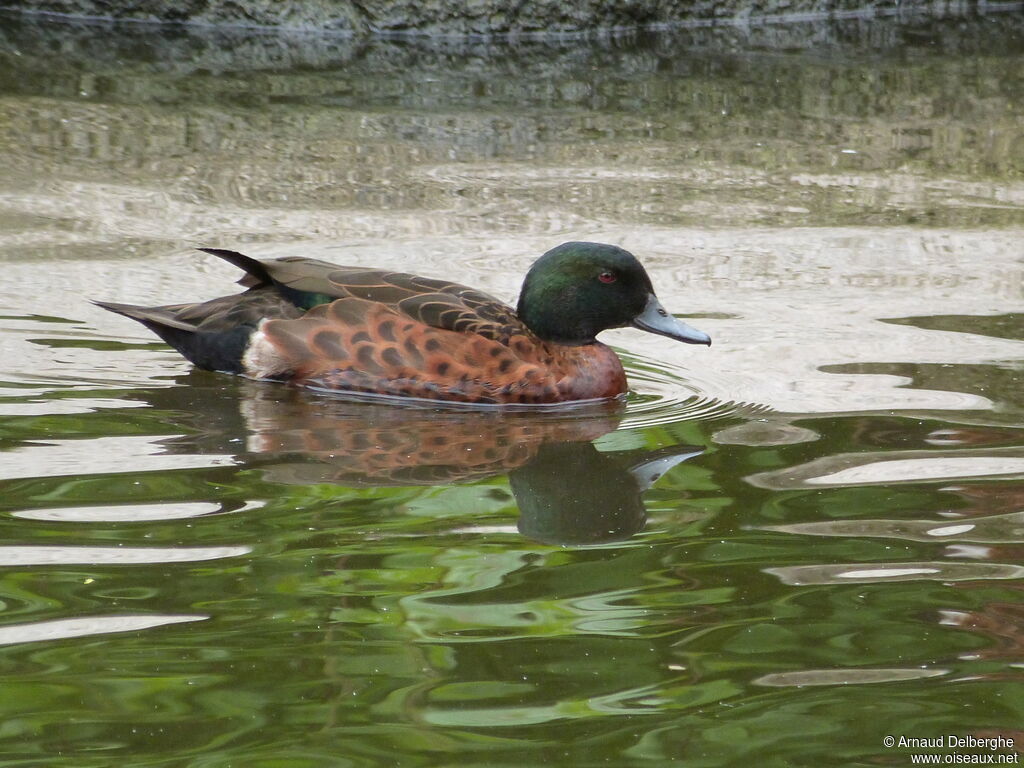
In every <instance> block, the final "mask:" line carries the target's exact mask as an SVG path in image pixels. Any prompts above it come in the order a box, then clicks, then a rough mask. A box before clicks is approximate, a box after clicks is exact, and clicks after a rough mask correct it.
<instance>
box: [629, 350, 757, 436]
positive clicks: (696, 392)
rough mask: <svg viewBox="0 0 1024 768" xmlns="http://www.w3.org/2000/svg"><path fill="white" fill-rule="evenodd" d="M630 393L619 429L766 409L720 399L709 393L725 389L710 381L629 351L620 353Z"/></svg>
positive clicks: (719, 416) (746, 413)
mask: <svg viewBox="0 0 1024 768" xmlns="http://www.w3.org/2000/svg"><path fill="white" fill-rule="evenodd" d="M622 358H623V362H624V364H625V367H626V374H627V376H628V377H629V382H630V388H631V392H630V395H629V410H628V412H627V413H626V418H625V419H624V421H623V423H622V428H633V429H638V428H644V427H654V426H659V425H662V424H670V423H673V422H677V421H684V420H689V421H692V420H702V419H709V420H710V419H720V418H725V417H729V416H736V415H739V414H743V415H745V416H749V415H751V414H756V413H759V412H766V411H768V408H767V407H766V406H763V405H759V404H756V403H745V402H737V401H734V400H719V399H718V398H716V397H714V396H712V395H709V394H708V392H709V391H711V392H715V391H718V392H722V391H725V387H724V386H718V385H717V384H716V383H715V382H713V381H704V380H701V379H699V378H695V377H694V376H693V375H692V373H691V372H690V371H688V370H685V369H683V368H680V367H677V366H672V365H670V364H666V363H664V362H661V361H654V360H650V359H649V358H646V357H643V356H640V355H636V354H631V353H623V354H622Z"/></svg>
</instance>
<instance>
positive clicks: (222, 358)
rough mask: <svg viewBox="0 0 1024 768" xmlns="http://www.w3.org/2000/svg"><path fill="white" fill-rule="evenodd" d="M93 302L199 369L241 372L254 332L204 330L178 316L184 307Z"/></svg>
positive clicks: (242, 328)
mask: <svg viewBox="0 0 1024 768" xmlns="http://www.w3.org/2000/svg"><path fill="white" fill-rule="evenodd" d="M93 303H94V304H95V305H96V306H98V307H103V309H106V310H109V311H111V312H116V313H117V314H119V315H124V316H125V317H130V318H131V319H132V320H136V321H138V322H140V323H142V324H143V325H144V326H146V327H147V328H149V330H151V331H152V332H153V333H155V334H156V335H157V336H159V337H160V338H161V339H163V340H164V341H165V342H166V343H167V344H169V345H170V346H172V347H174V348H175V349H176V350H178V352H179V353H181V354H182V355H183V356H184V357H185V358H186V359H188V360H189V361H190V362H192V363H193V364H195V365H197V366H199V367H200V368H205V369H207V370H209V371H225V372H227V373H244V372H245V367H244V365H243V357H244V355H245V351H246V349H247V348H248V346H249V338H250V336H252V333H253V330H254V329H253V328H252V327H251V326H247V325H238V326H233V327H228V328H224V329H218V330H209V331H208V330H204V329H200V328H199V327H198V326H196V325H195V324H193V323H190V322H188V321H186V320H182V319H181V318H180V317H179V313H180V312H181V310H182V308H183V306H184V305H180V306H178V305H171V306H166V307H139V306H136V305H134V304H118V303H116V302H112V301H94V302H93Z"/></svg>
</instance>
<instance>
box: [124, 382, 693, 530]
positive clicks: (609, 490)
mask: <svg viewBox="0 0 1024 768" xmlns="http://www.w3.org/2000/svg"><path fill="white" fill-rule="evenodd" d="M179 383H180V384H181V385H182V386H176V387H170V388H166V389H154V390H141V391H139V392H138V393H137V396H138V397H139V398H140V399H144V400H145V401H146V402H148V403H149V404H150V405H151V406H153V407H155V408H158V409H160V410H163V411H170V412H175V413H176V420H178V419H180V420H181V421H182V422H183V423H184V425H185V426H188V428H189V430H190V431H191V434H189V435H187V436H183V437H175V438H171V439H169V440H167V441H165V445H166V446H167V449H168V450H169V451H173V452H175V453H180V452H187V453H209V452H222V453H233V454H235V455H236V456H237V457H238V459H239V460H240V461H241V462H243V463H245V464H246V465H248V466H253V467H256V468H258V469H260V470H261V471H262V473H263V476H264V478H265V479H266V480H268V481H270V482H275V483H283V484H288V485H311V484H318V483H335V484H339V485H345V486H349V487H365V486H395V485H441V484H452V483H465V482H470V481H474V480H480V479H483V478H487V477H491V476H494V475H499V474H507V475H508V477H509V482H510V485H511V490H512V493H513V495H514V497H515V500H516V502H517V504H518V506H519V510H520V518H519V521H518V527H519V530H520V531H521V532H522V533H523V535H525V536H527V537H529V538H531V539H535V540H537V541H542V542H545V543H552V544H596V543H601V542H609V541H617V540H622V539H626V538H629V537H630V536H632V535H633V534H635V533H636V532H638V531H639V530H640V529H641V528H642V527H643V525H644V523H645V521H646V510H645V507H644V503H643V499H642V494H643V492H644V491H646V490H647V489H648V488H650V487H651V485H653V484H654V482H655V481H656V480H657V479H658V478H660V477H661V476H662V475H663V474H665V472H667V471H668V470H669V469H671V468H672V467H674V466H676V465H677V464H679V463H680V462H683V461H685V460H686V459H689V458H691V457H693V456H696V455H698V454H699V453H701V451H702V449H700V448H696V447H693V446H688V445H673V446H668V447H664V448H659V449H655V450H648V449H637V450H627V451H600V450H598V449H597V448H596V447H595V446H594V444H593V442H592V441H594V440H595V439H597V438H599V437H601V436H602V435H605V434H607V433H609V432H611V431H613V430H614V429H615V428H616V427H617V426H618V423H619V421H620V418H621V416H622V406H621V404H618V403H604V404H591V405H587V406H586V407H578V408H569V409H558V410H554V409H552V410H551V411H550V412H545V413H541V414H538V413H537V412H536V411H535V410H533V411H527V410H520V411H509V410H497V409H495V410H493V411H489V410H481V409H479V408H476V409H461V410H459V409H448V410H443V411H438V410H437V408H436V407H435V406H431V407H418V406H415V405H409V404H396V403H381V402H353V401H351V400H343V399H339V398H334V397H330V396H318V395H316V394H311V393H308V392H303V391H299V390H294V389H290V388H288V387H282V386H280V385H275V384H267V383H262V382H251V381H246V380H230V381H229V382H228V383H225V381H224V377H217V376H210V375H208V374H204V373H202V372H193V373H190V374H189V375H187V376H185V377H182V380H181V381H180V382H179Z"/></svg>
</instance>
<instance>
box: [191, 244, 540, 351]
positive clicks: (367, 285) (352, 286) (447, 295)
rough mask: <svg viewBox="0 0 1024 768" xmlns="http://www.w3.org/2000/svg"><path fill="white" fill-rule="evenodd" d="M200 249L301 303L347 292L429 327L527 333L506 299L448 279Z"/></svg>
mask: <svg viewBox="0 0 1024 768" xmlns="http://www.w3.org/2000/svg"><path fill="white" fill-rule="evenodd" d="M204 250H206V251H207V252H208V253H212V254H214V255H215V256H220V257H221V258H223V259H225V260H227V261H230V262H231V263H232V264H235V265H236V266H239V267H241V268H242V269H244V270H246V272H247V273H248V274H247V276H246V277H245V278H243V280H242V282H243V284H244V285H251V286H259V285H265V284H266V283H265V282H264V280H269V281H272V282H273V283H274V284H275V285H276V286H278V287H279V289H280V290H282V293H283V295H284V296H285V298H286V299H288V300H289V301H291V302H292V303H294V304H296V305H297V306H300V307H303V308H307V309H308V308H310V307H312V306H315V305H320V304H326V303H329V302H331V301H333V300H335V299H345V298H350V297H351V298H357V299H365V300H366V301H371V302H373V303H375V304H380V305H382V306H384V307H387V308H389V309H393V310H395V311H396V312H399V313H401V314H404V315H406V316H408V317H410V318H412V319H413V320H416V321H418V322H421V323H424V324H425V325H429V326H431V327H433V328H441V329H445V330H450V331H457V332H460V333H475V334H479V335H481V336H484V337H485V338H487V339H491V340H493V341H498V342H500V343H502V344H508V340H509V339H510V338H511V337H512V336H516V335H528V334H529V331H528V330H527V329H526V327H525V326H524V325H523V323H522V321H521V320H519V318H518V317H516V314H515V312H514V310H513V309H512V308H511V307H509V306H508V305H507V304H505V303H503V302H502V301H500V300H499V299H496V298H495V297H494V296H491V295H489V294H486V293H484V292H482V291H478V290H476V289H474V288H469V287H467V286H464V285H459V284H458V283H453V282H451V281H448V280H436V279H434V278H429V277H421V276H419V275H411V274H408V273H405V272H391V271H388V270H383V269H367V268H365V267H346V266H338V265H336V264H330V263H328V262H326V261H319V260H317V259H307V258H303V257H299V256H286V257H284V258H280V259H272V260H269V261H256V260H255V259H250V258H249V257H247V256H243V255H242V254H239V253H236V252H234V251H223V250H220V249H214V248H210V249H204Z"/></svg>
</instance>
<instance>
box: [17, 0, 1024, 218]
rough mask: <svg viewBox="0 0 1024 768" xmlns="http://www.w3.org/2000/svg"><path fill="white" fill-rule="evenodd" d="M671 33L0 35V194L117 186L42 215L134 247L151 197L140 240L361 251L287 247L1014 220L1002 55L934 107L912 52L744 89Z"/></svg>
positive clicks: (950, 77) (1014, 153)
mask: <svg viewBox="0 0 1024 768" xmlns="http://www.w3.org/2000/svg"><path fill="white" fill-rule="evenodd" d="M1000 18H1001V20H1002V22H1006V21H1008V20H1009V19H1008V18H1007V17H1000ZM974 26H975V27H977V29H978V30H979V32H978V34H982V35H985V34H990V30H991V29H993V28H995V27H996V25H991V24H989V25H984V24H978V25H974ZM950 27H951V28H952V27H956V28H957V29H961V30H962V28H963V25H950ZM1004 27H1005V24H1002V23H1001V24H1000V25H999V28H1001V29H1002V28H1004ZM984 30H989V32H986V31H984ZM683 34H684V33H683V32H679V33H673V35H667V36H664V37H658V38H654V39H651V40H646V41H645V44H644V45H635V46H634V45H630V46H611V45H609V46H592V47H582V46H577V45H565V44H554V43H553V44H524V45H519V46H515V47H508V46H501V45H496V44H490V45H477V46H468V47H456V48H455V49H454V50H450V49H446V48H443V47H442V48H430V47H425V46H423V45H417V44H413V43H405V44H400V43H396V42H389V41H375V42H372V43H363V42H355V41H344V40H343V41H338V40H327V41H325V40H322V39H320V38H316V37H311V38H307V37H303V36H298V37H292V38H283V37H281V36H274V35H266V34H263V35H260V34H254V33H242V32H237V31H236V32H230V33H224V32H216V33H199V32H192V31H183V30H180V29H171V30H164V29H159V30H156V31H152V30H148V29H147V28H142V29H139V28H132V29H131V30H130V32H129V33H126V34H120V33H119V30H117V29H114V30H111V29H107V28H103V27H92V26H84V27H70V28H68V27H65V26H57V27H55V28H51V27H47V26H45V25H38V24H25V23H20V24H19V23H15V24H12V25H11V27H10V28H6V27H4V26H3V25H0V92H2V93H3V94H7V95H8V96H11V95H13V96H14V98H6V99H3V100H0V126H2V127H0V162H3V165H4V167H5V168H7V169H9V171H10V174H9V175H10V177H11V179H12V181H10V182H8V184H10V185H16V183H17V182H16V180H17V179H19V178H23V179H24V180H26V183H30V182H31V181H34V180H36V179H38V178H41V177H45V178H49V179H52V180H70V181H71V182H72V183H74V184H88V183H90V182H91V183H100V184H108V185H109V183H110V181H111V179H116V180H117V185H118V189H119V190H120V192H121V195H117V194H115V195H114V196H113V198H114V199H110V197H109V196H108V194H107V192H108V190H104V189H88V190H83V191H82V194H81V197H80V198H78V197H76V195H75V194H74V192H73V191H64V190H62V192H64V194H61V195H57V197H58V201H50V202H51V204H52V205H58V206H59V201H60V200H67V201H70V203H71V204H69V205H68V206H67V207H66V208H65V209H58V210H54V211H52V213H51V215H52V216H54V217H66V218H68V219H69V220H76V219H79V216H78V215H77V210H78V208H77V205H78V204H80V203H87V202H88V201H89V200H97V201H98V205H101V206H104V209H103V210H100V211H95V212H92V211H88V210H87V212H88V213H89V214H90V215H88V216H82V217H81V219H82V223H81V224H80V225H79V226H80V227H103V225H104V224H105V223H106V224H108V226H107V229H111V228H113V229H118V230H123V229H124V228H128V229H131V225H132V224H134V225H135V226H137V227H138V228H140V229H142V228H143V226H144V224H148V225H150V226H151V227H152V226H153V224H154V223H155V222H154V217H152V216H150V217H145V218H143V217H141V216H136V218H134V219H131V221H127V222H126V221H124V219H125V218H126V217H130V214H131V213H132V211H133V209H135V208H138V207H141V208H146V203H147V201H146V199H145V197H146V194H145V193H146V191H147V190H148V192H149V193H150V195H152V194H155V193H156V192H155V190H158V192H159V196H160V197H161V198H164V200H163V201H162V202H160V203H155V204H158V205H160V206H162V210H166V213H162V214H161V215H159V216H157V217H156V218H157V219H158V220H162V221H166V222H167V231H166V233H161V232H160V231H159V230H158V229H156V228H154V230H153V236H154V237H161V236H162V237H173V234H172V233H180V236H182V237H189V236H191V235H192V233H194V232H196V230H200V231H201V230H202V229H204V228H206V229H209V228H212V224H213V222H214V221H220V220H222V219H223V218H225V217H228V218H230V219H232V220H234V221H239V222H240V223H239V228H240V229H244V230H249V231H257V232H259V231H277V232H281V233H282V235H283V236H287V235H288V233H289V230H294V231H295V232H302V233H303V234H305V235H307V236H308V235H310V234H322V235H324V236H327V237H339V238H340V237H344V236H345V234H346V233H353V232H354V233H356V234H357V235H361V234H371V235H372V234H376V231H375V230H373V229H368V228H360V226H359V225H360V222H359V221H348V222H344V226H342V227H337V226H336V228H334V229H332V228H331V227H330V223H329V221H327V220H326V217H325V220H324V221H320V220H316V221H302V222H295V223H294V224H293V225H291V226H290V222H289V212H291V211H295V210H296V209H299V208H301V207H303V206H310V207H314V208H316V209H318V210H323V211H325V212H329V213H331V214H334V215H337V214H339V213H342V212H349V213H353V212H358V211H377V212H384V211H388V212H399V213H400V212H402V211H414V212H419V213H421V214H423V213H425V212H426V211H432V210H444V211H446V212H447V213H450V214H452V215H451V216H447V217H445V218H446V220H447V222H448V224H447V226H453V225H454V224H455V223H456V220H457V217H458V216H459V215H465V216H474V217H476V216H478V215H479V213H480V212H481V211H485V212H487V213H488V214H489V215H488V216H487V220H488V222H489V224H490V226H492V227H497V228H507V229H516V230H519V229H521V228H523V227H524V226H525V225H526V223H527V222H530V221H535V220H536V219H537V216H538V212H540V211H546V212H552V211H555V212H557V215H558V218H559V220H560V221H561V222H565V221H567V220H568V221H571V220H572V218H571V217H578V220H579V221H590V220H593V219H610V220H616V221H626V222H639V223H643V224H644V225H651V224H654V225H668V226H676V225H688V224H695V225H700V226H704V225H706V224H708V223H712V224H715V223H718V224H733V223H735V222H736V220H737V219H738V218H739V219H742V220H744V222H745V223H746V224H751V225H752V224H770V225H777V224H813V225H814V226H816V227H820V226H822V225H823V224H833V225H845V224H849V223H852V222H854V221H858V222H861V223H878V224H887V225H888V224H898V223H910V222H911V220H913V219H915V217H916V218H917V219H920V220H924V219H922V217H925V216H926V217H927V223H928V225H929V226H942V225H944V224H949V225H953V226H979V225H1010V224H1020V223H1021V222H1022V221H1024V191H1022V190H1021V189H1020V188H1019V185H1018V186H1013V185H1011V184H1009V183H1006V184H993V183H992V182H991V178H992V176H993V174H994V175H996V176H998V175H999V173H1000V170H1001V169H1002V168H1005V167H1012V166H1013V165H1014V164H1015V163H1016V162H1017V161H1018V158H1019V155H1020V146H1021V145H1022V143H1024V133H1022V127H1021V126H1022V124H1024V123H1022V113H1021V105H1020V103H1019V100H1017V99H1016V98H1015V97H1014V96H1013V91H1012V88H1011V85H1012V84H1011V83H1008V82H1007V71H1008V67H1010V63H1011V62H1014V61H1016V60H1017V58H1016V54H1019V51H1016V50H1015V49H1012V48H1007V45H1008V44H1007V43H1006V42H1005V41H1006V40H1010V39H1012V37H1011V35H1010V34H1008V33H1005V32H1004V33H1003V37H1002V38H1000V40H1002V41H1003V42H1002V43H1000V42H999V41H997V40H986V42H985V44H984V45H979V46H978V49H979V51H980V52H979V53H977V54H976V56H975V57H974V58H972V59H971V61H970V65H969V67H970V73H969V75H966V77H968V78H969V82H970V87H969V88H959V89H953V90H951V89H949V88H947V87H946V86H945V84H946V83H948V82H961V81H962V80H963V78H964V77H965V75H964V73H963V72H962V71H961V69H962V68H963V67H964V66H965V63H964V62H963V61H962V60H958V59H956V58H952V57H950V58H936V57H934V55H933V54H931V53H930V52H928V53H924V54H923V55H922V56H921V57H919V58H916V57H915V58H910V59H906V58H900V59H898V60H892V61H889V60H870V61H861V60H859V59H852V60H851V61H848V62H844V63H843V65H842V66H836V65H834V64H832V63H830V62H829V60H828V59H813V60H808V59H800V58H796V59H794V58H791V57H785V58H780V57H778V56H765V57H763V60H761V61H759V64H758V66H755V67H751V66H749V64H747V65H744V63H743V62H741V61H739V60H736V59H730V58H729V57H728V56H725V57H723V56H722V55H721V54H715V55H708V54H703V53H701V52H700V50H698V51H696V52H695V51H694V50H692V48H688V45H687V43H686V41H685V40H679V39H677V37H676V36H678V35H683ZM685 34H697V32H696V31H691V32H687V33H685ZM960 34H966V33H965V32H963V31H961V32H960ZM674 35H676V36H674ZM936 35H938V33H936ZM938 36H939V37H940V38H941V35H938ZM840 37H841V39H843V40H845V39H846V37H845V36H840ZM853 37H854V38H855V37H856V35H854V36H853ZM869 37H870V36H869ZM923 38H924V39H925V40H927V41H929V42H930V43H934V41H935V36H933V35H932V33H931V32H928V33H927V34H925V35H923ZM872 39H873V38H872ZM840 46H841V44H840ZM55 48H57V49H59V50H60V56H59V57H56V58H55V56H54V50H55ZM932 49H941V46H934V47H932ZM510 72H515V73H516V74H515V76H514V77H510V76H509V73H510ZM798 115H799V116H800V118H799V120H796V119H795V116H798ZM981 120H983V121H984V126H985V128H984V131H981V130H979V128H978V122H979V121H981ZM823 136H827V137H829V138H828V140H825V141H823V140H822V137H823ZM750 137H758V140H757V141H751V140H750ZM911 139H912V140H911ZM4 147H7V149H4ZM797 147H799V148H800V149H799V151H796V148H797ZM696 148H699V150H698V149H696ZM844 150H849V151H844ZM538 169H545V172H544V173H542V174H540V175H538ZM5 186H6V185H5ZM133 189H134V190H135V194H134V195H131V192H132V190H133ZM4 191H6V189H4V188H0V193H3V192H4ZM18 191H21V190H18ZM125 196H130V199H127V200H126V199H124V197H125ZM139 198H142V199H139ZM965 199H966V200H970V201H971V205H969V206H968V205H963V204H962V203H963V201H964V200H965ZM46 204H47V201H41V200H29V201H26V210H31V211H34V210H37V209H38V208H39V207H46ZM120 206H124V208H122V207H120ZM216 206H230V207H229V208H227V209H226V210H225V209H220V210H218V209H217V208H216ZM261 208H262V209H264V210H260V209H261ZM87 209H88V205H87ZM865 211H868V212H870V216H869V220H867V221H866V222H865V219H864V216H865V215H866V214H865ZM246 212H248V214H249V216H248V219H250V220H248V221H247V220H246V217H245V213H246ZM104 214H106V216H108V217H110V216H113V217H114V218H113V220H110V221H105V218H104ZM200 216H205V217H207V218H206V221H205V222H204V221H200V222H198V223H197V224H194V225H190V224H191V220H192V219H194V218H195V217H200ZM260 220H263V221H265V222H267V223H264V224H263V225H262V226H261V225H260ZM271 221H273V222H274V224H275V225H276V229H274V228H273V227H272V226H271V225H270V222H271ZM534 226H536V225H534ZM390 227H391V228H392V229H394V230H397V231H401V227H402V222H395V221H391V222H390ZM386 228H387V227H386V226H381V227H379V231H384V230H385V229H386ZM349 236H351V234H349Z"/></svg>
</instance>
